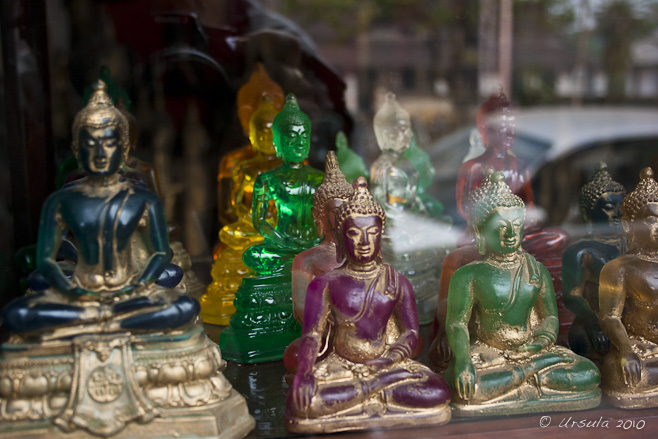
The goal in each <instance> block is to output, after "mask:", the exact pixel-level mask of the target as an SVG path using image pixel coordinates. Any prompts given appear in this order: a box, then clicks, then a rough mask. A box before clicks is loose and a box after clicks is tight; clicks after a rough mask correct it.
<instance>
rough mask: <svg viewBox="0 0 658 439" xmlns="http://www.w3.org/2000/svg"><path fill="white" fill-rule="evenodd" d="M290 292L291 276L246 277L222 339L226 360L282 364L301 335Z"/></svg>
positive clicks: (221, 336)
mask: <svg viewBox="0 0 658 439" xmlns="http://www.w3.org/2000/svg"><path fill="white" fill-rule="evenodd" d="M291 291H292V290H291V280H290V274H281V275H272V276H253V277H245V278H244V279H243V281H242V285H240V287H239V288H238V293H237V295H236V297H235V308H236V312H235V314H233V317H231V323H230V325H229V326H228V328H226V329H225V330H224V331H222V333H221V334H220V336H219V346H220V348H221V350H222V355H223V356H224V358H226V359H227V360H231V361H235V362H238V363H263V362H266V361H276V360H281V359H282V358H283V353H284V351H285V349H286V347H288V345H289V344H290V343H291V342H292V341H293V340H295V339H296V338H298V337H299V336H300V335H301V326H300V325H299V323H297V321H296V320H295V319H294V317H293V314H292V292H291Z"/></svg>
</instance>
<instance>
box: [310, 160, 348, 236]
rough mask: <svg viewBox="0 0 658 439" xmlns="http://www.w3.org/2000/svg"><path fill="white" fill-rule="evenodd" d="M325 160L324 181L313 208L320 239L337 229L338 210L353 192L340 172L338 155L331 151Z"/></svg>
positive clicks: (315, 197) (318, 189) (316, 193)
mask: <svg viewBox="0 0 658 439" xmlns="http://www.w3.org/2000/svg"><path fill="white" fill-rule="evenodd" d="M325 160H326V162H325V171H324V180H322V184H321V185H320V186H318V188H317V190H316V191H315V194H314V195H313V207H311V213H313V219H314V220H315V227H316V229H317V231H318V236H320V237H322V236H324V235H326V234H327V233H332V230H334V228H335V220H336V209H338V207H340V206H341V205H342V204H343V203H344V202H346V201H347V200H348V199H349V198H350V195H352V192H353V190H352V186H351V185H350V184H349V183H348V182H347V180H346V179H345V176H344V175H343V173H342V172H340V168H339V167H338V159H337V158H336V153H335V152H334V151H329V152H328V153H327V156H326V159H325Z"/></svg>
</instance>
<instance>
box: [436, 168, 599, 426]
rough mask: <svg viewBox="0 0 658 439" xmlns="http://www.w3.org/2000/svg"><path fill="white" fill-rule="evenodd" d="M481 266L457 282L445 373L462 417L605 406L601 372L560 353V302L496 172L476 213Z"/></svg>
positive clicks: (520, 207) (457, 276) (520, 211)
mask: <svg viewBox="0 0 658 439" xmlns="http://www.w3.org/2000/svg"><path fill="white" fill-rule="evenodd" d="M474 193H475V192H474ZM471 215H472V216H471V221H470V223H471V225H472V227H473V231H474V232H475V236H476V242H477V246H478V251H479V253H480V254H481V255H482V258H481V259H480V260H479V261H476V262H472V263H470V264H468V265H465V266H463V267H461V268H459V269H458V270H457V271H456V272H455V273H454V275H453V276H452V279H451V280H450V289H449V293H448V311H447V317H446V332H447V337H448V342H449V343H450V348H451V349H452V352H453V354H454V358H453V360H452V361H451V362H450V365H449V366H448V369H447V370H446V373H445V378H446V380H447V381H448V383H449V384H450V386H451V388H452V395H453V400H452V405H453V410H454V411H455V412H456V414H459V415H461V416H478V415H492V414H512V413H529V412H545V411H553V410H555V411H565V410H567V411H571V410H581V409H587V408H592V407H595V406H597V405H598V404H599V401H600V398H601V391H600V389H599V388H598V385H599V382H600V375H599V372H598V370H597V368H596V366H595V365H594V364H593V363H592V362H591V361H589V360H587V359H586V358H583V357H580V356H578V355H576V354H574V353H573V352H571V351H569V350H568V349H566V348H563V347H560V346H556V345H555V341H556V339H557V334H558V326H559V323H558V316H557V302H556V299H555V293H554V291H553V283H552V281H551V277H550V274H549V272H548V270H547V269H546V267H544V266H543V265H542V264H540V263H538V262H537V261H536V260H535V258H534V257H532V256H531V255H530V254H529V253H526V252H525V251H523V249H522V248H521V242H522V235H523V223H524V219H525V206H524V203H523V201H522V200H521V198H520V197H518V196H517V195H514V194H513V193H512V191H511V190H510V188H509V186H507V184H506V183H505V175H504V174H503V173H502V172H495V173H494V174H493V175H491V177H487V178H485V179H484V181H483V182H482V184H481V189H480V191H479V192H477V193H476V199H475V200H474V201H473V206H472V208H471Z"/></svg>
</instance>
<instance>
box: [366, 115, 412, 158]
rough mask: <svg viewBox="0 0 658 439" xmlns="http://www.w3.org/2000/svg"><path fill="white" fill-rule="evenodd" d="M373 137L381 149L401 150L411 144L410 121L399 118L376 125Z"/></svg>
mask: <svg viewBox="0 0 658 439" xmlns="http://www.w3.org/2000/svg"><path fill="white" fill-rule="evenodd" d="M375 137H376V138H377V143H378V144H379V148H380V149H381V150H382V151H392V152H403V151H404V150H406V149H407V148H409V146H410V145H411V123H410V121H409V120H407V119H399V120H397V121H396V122H395V123H393V122H390V123H387V124H382V125H377V126H375Z"/></svg>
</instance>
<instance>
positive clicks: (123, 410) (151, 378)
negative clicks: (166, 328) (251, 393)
mask: <svg viewBox="0 0 658 439" xmlns="http://www.w3.org/2000/svg"><path fill="white" fill-rule="evenodd" d="M224 365H225V362H224V361H223V360H222V358H221V355H220V353H219V350H218V349H217V346H216V345H215V344H214V343H212V342H211V341H210V340H209V339H208V337H207V336H206V335H205V333H204V332H203V330H202V329H201V328H200V327H199V326H196V325H194V326H192V327H190V328H188V329H187V330H182V331H175V332H171V333H166V334H165V333H159V334H149V335H131V334H129V333H113V334H102V335H100V334H93V335H81V336H78V337H75V338H73V339H72V340H55V341H50V342H43V343H21V342H20V341H19V340H13V341H12V342H10V343H6V344H4V345H3V346H2V361H1V362H0V438H5V437H6V438H9V437H11V438H16V437H20V438H41V437H43V438H46V437H48V438H50V437H53V435H57V436H58V437H71V438H78V437H80V438H82V437H85V438H88V437H89V434H90V433H91V434H92V435H95V436H100V437H110V436H112V437H121V438H124V437H125V438H128V437H171V438H173V437H179V436H180V435H188V436H189V437H197V438H219V437H221V438H227V439H228V438H238V437H242V436H244V435H245V434H247V433H248V432H249V431H250V430H251V429H252V428H253V426H254V420H253V418H251V417H250V416H249V414H248V412H247V407H246V404H245V402H244V398H242V397H241V396H240V395H238V394H237V393H236V392H235V391H233V390H232V389H231V385H230V384H229V383H228V381H226V379H225V378H224V376H223V375H222V373H221V369H223V367H224ZM172 420H175V424H173V423H172V422H173V421H172ZM177 434H178V436H177Z"/></svg>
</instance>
